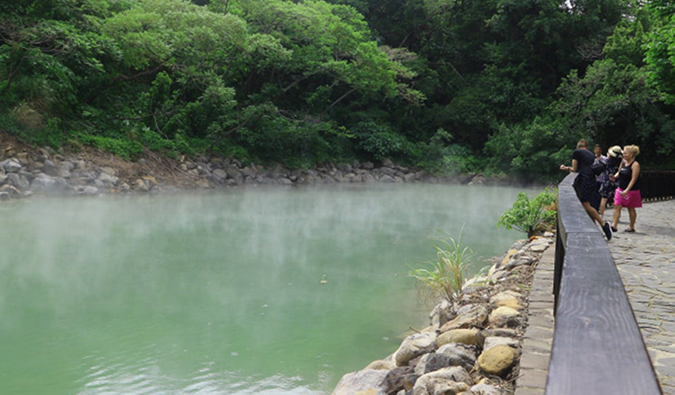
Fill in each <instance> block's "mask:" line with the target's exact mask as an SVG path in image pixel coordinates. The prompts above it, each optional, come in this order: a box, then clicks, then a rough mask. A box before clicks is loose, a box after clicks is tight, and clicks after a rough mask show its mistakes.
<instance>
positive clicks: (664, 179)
mask: <svg viewBox="0 0 675 395" xmlns="http://www.w3.org/2000/svg"><path fill="white" fill-rule="evenodd" d="M640 177H641V178H642V180H641V181H640V182H641V183H642V186H641V187H640V195H642V199H644V200H662V199H672V198H673V197H675V171H643V172H642V174H641V176H640Z"/></svg>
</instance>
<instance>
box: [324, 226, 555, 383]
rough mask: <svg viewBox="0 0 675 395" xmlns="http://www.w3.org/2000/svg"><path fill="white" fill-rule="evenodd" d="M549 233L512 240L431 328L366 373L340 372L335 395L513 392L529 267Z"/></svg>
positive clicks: (440, 307)
mask: <svg viewBox="0 0 675 395" xmlns="http://www.w3.org/2000/svg"><path fill="white" fill-rule="evenodd" d="M552 243H553V235H552V234H550V233H547V234H546V235H545V236H544V237H534V238H532V239H531V240H521V241H518V242H516V243H515V244H514V245H513V246H512V248H511V249H509V251H508V252H507V253H506V254H505V255H504V256H503V257H502V259H500V260H499V261H498V262H497V263H495V264H494V265H493V266H492V267H491V268H490V270H489V272H488V273H487V274H486V275H483V276H478V277H476V278H474V279H472V280H471V281H469V282H468V283H467V284H466V285H465V286H464V289H463V295H462V296H461V297H460V298H459V299H458V300H456V301H455V302H454V303H451V302H450V301H447V300H443V301H441V302H440V303H438V304H437V305H436V306H435V307H434V309H433V310H432V312H431V314H430V316H429V317H430V323H431V325H430V326H429V327H428V328H426V329H424V330H422V331H420V332H418V333H415V334H413V335H410V336H408V337H406V338H405V339H404V340H403V342H402V343H401V345H400V347H399V348H398V349H397V350H396V351H395V352H394V353H393V354H391V355H389V356H388V357H386V358H385V359H383V360H378V361H374V362H372V363H370V364H369V365H368V366H367V367H366V368H365V369H364V370H361V371H358V372H353V373H349V374H346V375H345V376H344V377H342V380H340V382H339V383H338V385H337V387H336V388H335V390H334V391H333V395H354V394H369V395H394V394H395V395H438V394H443V395H453V394H461V395H504V394H512V393H513V392H514V390H515V388H514V382H515V378H516V377H517V375H518V362H519V358H520V349H521V343H522V338H523V334H524V330H525V328H526V326H527V294H528V292H529V288H528V287H529V284H530V282H531V279H532V274H533V272H534V268H535V266H536V264H537V262H539V259H540V258H541V255H542V253H543V252H544V251H545V250H546V249H547V248H548V247H549V246H550V245H551V244H552Z"/></svg>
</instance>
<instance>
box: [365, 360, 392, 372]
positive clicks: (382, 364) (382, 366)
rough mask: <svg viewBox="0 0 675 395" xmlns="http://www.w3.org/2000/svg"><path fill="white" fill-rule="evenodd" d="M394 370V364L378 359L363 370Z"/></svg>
mask: <svg viewBox="0 0 675 395" xmlns="http://www.w3.org/2000/svg"><path fill="white" fill-rule="evenodd" d="M371 369H372V370H394V369H396V364H395V363H394V362H392V361H388V360H384V359H378V360H376V361H373V362H371V363H369V364H368V366H366V368H365V369H364V370H371Z"/></svg>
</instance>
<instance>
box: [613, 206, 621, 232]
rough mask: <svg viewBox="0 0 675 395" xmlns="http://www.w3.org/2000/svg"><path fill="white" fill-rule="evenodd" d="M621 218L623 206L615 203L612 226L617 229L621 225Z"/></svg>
mask: <svg viewBox="0 0 675 395" xmlns="http://www.w3.org/2000/svg"><path fill="white" fill-rule="evenodd" d="M619 218H621V206H620V205H617V204H615V205H614V217H613V218H612V228H614V229H616V227H617V226H618V225H619Z"/></svg>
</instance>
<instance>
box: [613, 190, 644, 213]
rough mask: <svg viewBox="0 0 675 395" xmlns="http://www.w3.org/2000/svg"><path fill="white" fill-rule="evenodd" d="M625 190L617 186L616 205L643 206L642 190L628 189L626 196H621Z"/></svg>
mask: <svg viewBox="0 0 675 395" xmlns="http://www.w3.org/2000/svg"><path fill="white" fill-rule="evenodd" d="M621 192H623V190H622V189H621V188H616V191H614V205H615V206H621V207H631V208H639V207H642V195H640V191H639V190H637V191H628V193H627V194H626V196H621Z"/></svg>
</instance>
